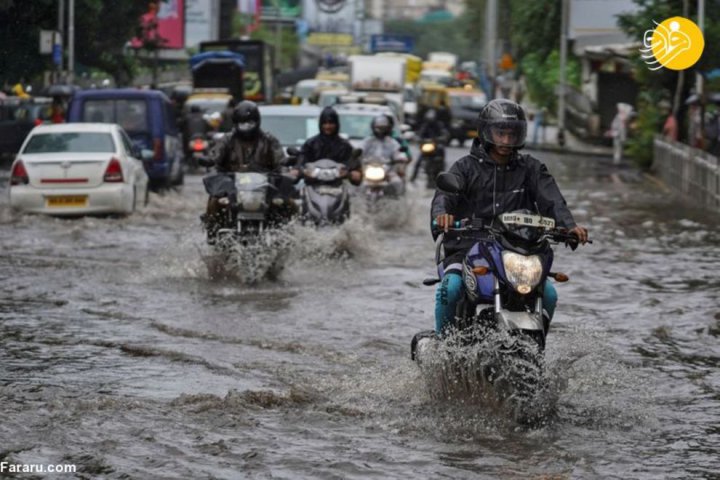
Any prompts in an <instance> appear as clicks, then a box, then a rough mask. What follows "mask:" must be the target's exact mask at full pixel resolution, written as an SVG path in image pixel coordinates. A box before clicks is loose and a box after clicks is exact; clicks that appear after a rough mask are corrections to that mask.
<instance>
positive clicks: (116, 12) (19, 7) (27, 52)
mask: <svg viewBox="0 0 720 480" xmlns="http://www.w3.org/2000/svg"><path fill="white" fill-rule="evenodd" d="M66 5H67V2H66ZM147 5H148V4H147V1H145V0H133V1H121V2H120V1H113V0H76V3H75V45H76V48H75V57H76V61H77V62H78V63H80V64H83V65H85V66H87V67H93V68H99V69H101V70H103V71H105V72H108V73H109V74H110V75H112V76H113V77H115V78H116V79H117V80H119V81H120V83H126V82H123V80H126V81H129V79H130V77H131V75H132V65H133V60H132V58H129V57H127V56H126V54H125V51H124V47H125V44H126V43H127V42H128V41H129V40H130V39H131V38H132V37H134V36H135V35H136V33H137V28H138V26H139V18H140V15H142V13H144V12H145V11H146V10H147ZM57 8H58V1H57V0H32V1H20V0H0V25H2V26H3V27H2V28H1V29H0V82H16V81H17V80H19V79H20V78H25V79H32V78H36V77H38V76H39V75H41V74H42V72H43V71H44V70H47V69H50V68H52V65H51V63H50V58H49V56H42V55H40V54H39V53H38V38H39V35H40V30H54V29H56V28H57V13H58V12H57ZM66 47H67V42H66Z"/></svg>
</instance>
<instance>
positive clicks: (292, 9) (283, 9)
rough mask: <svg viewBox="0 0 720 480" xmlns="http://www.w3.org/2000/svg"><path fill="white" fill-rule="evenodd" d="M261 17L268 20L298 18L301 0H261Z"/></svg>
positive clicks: (300, 11)
mask: <svg viewBox="0 0 720 480" xmlns="http://www.w3.org/2000/svg"><path fill="white" fill-rule="evenodd" d="M261 7H262V16H263V17H269V18H288V19H290V18H293V19H294V18H298V17H300V14H302V0H261Z"/></svg>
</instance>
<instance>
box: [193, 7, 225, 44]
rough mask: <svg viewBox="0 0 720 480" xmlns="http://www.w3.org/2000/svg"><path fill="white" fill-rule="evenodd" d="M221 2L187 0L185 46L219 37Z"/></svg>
mask: <svg viewBox="0 0 720 480" xmlns="http://www.w3.org/2000/svg"><path fill="white" fill-rule="evenodd" d="M219 24H220V2H219V1H218V0H185V47H186V48H195V47H197V46H198V44H199V43H200V42H207V41H208V40H217V39H218V26H219Z"/></svg>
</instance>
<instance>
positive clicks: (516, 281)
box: [502, 251, 543, 295]
mask: <svg viewBox="0 0 720 480" xmlns="http://www.w3.org/2000/svg"><path fill="white" fill-rule="evenodd" d="M502 259H503V265H504V266H505V275H507V279H508V281H509V282H510V285H512V286H513V288H515V290H517V292H518V293H520V294H522V295H526V294H528V293H530V292H531V291H532V289H533V288H535V287H536V286H537V284H538V283H540V278H541V277H542V271H543V268H542V263H541V262H540V257H539V256H537V255H530V256H527V257H526V256H525V255H520V254H519V253H515V252H507V251H505V252H502Z"/></svg>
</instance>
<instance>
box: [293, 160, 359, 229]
mask: <svg viewBox="0 0 720 480" xmlns="http://www.w3.org/2000/svg"><path fill="white" fill-rule="evenodd" d="M347 175H348V171H347V168H346V167H345V165H343V164H341V163H338V162H335V161H334V160H330V159H322V160H317V161H315V162H311V163H308V164H306V165H305V167H304V169H303V178H304V179H305V188H304V189H303V193H302V218H303V220H304V221H306V222H312V223H314V224H315V225H317V226H325V225H331V224H341V223H343V222H344V221H345V220H347V219H348V217H350V195H349V193H348V188H347V186H346V185H345V182H344V179H345V178H346V177H347Z"/></svg>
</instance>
